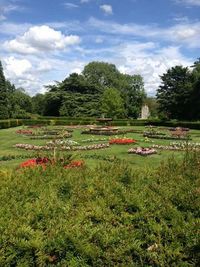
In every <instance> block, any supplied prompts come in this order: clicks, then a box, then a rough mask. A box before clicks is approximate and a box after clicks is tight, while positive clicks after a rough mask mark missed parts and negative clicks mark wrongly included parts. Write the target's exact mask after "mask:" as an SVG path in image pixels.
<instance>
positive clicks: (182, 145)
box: [152, 142, 200, 151]
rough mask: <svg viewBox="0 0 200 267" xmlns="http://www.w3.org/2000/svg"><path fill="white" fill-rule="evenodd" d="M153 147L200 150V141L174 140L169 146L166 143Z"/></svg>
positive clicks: (174, 149)
mask: <svg viewBox="0 0 200 267" xmlns="http://www.w3.org/2000/svg"><path fill="white" fill-rule="evenodd" d="M152 147H153V148H158V149H162V150H173V151H185V150H187V149H191V150H195V151H200V143H192V142H180V143H179V142H173V143H170V145H169V146H164V145H153V146H152Z"/></svg>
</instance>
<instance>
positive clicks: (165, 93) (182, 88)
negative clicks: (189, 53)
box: [156, 66, 192, 119]
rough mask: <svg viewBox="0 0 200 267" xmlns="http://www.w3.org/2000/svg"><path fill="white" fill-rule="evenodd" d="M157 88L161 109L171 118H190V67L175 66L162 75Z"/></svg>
mask: <svg viewBox="0 0 200 267" xmlns="http://www.w3.org/2000/svg"><path fill="white" fill-rule="evenodd" d="M161 80H162V84H161V85H160V86H159V88H158V90H157V95H156V96H157V101H158V104H159V111H160V112H161V113H163V114H164V115H165V116H166V117H167V118H169V119H188V118H190V111H189V107H190V95H191V91H192V76H191V72H190V71H189V69H188V68H184V67H182V66H175V67H173V68H171V69H169V70H168V71H167V73H165V74H163V75H162V76H161Z"/></svg>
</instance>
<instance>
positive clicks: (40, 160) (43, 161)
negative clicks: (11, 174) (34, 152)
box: [19, 158, 51, 169]
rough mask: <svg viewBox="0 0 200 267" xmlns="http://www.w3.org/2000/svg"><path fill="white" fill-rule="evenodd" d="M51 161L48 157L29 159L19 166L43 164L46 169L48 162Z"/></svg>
mask: <svg viewBox="0 0 200 267" xmlns="http://www.w3.org/2000/svg"><path fill="white" fill-rule="evenodd" d="M49 162H51V161H50V160H49V159H48V158H36V159H29V160H27V161H24V162H22V163H21V164H20V165H19V167H20V168H25V167H35V166H37V165H40V166H42V167H43V168H44V169H45V168H46V164H47V163H49Z"/></svg>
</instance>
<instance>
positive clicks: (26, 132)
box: [16, 130, 33, 134]
mask: <svg viewBox="0 0 200 267" xmlns="http://www.w3.org/2000/svg"><path fill="white" fill-rule="evenodd" d="M16 133H17V134H33V132H32V131H30V130H18V131H16Z"/></svg>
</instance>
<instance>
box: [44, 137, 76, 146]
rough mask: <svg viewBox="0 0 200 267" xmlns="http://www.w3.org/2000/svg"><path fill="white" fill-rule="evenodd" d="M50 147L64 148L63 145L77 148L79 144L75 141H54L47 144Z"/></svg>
mask: <svg viewBox="0 0 200 267" xmlns="http://www.w3.org/2000/svg"><path fill="white" fill-rule="evenodd" d="M47 145H48V146H62V145H68V146H77V145H78V142H76V141H73V140H59V139H57V140H54V141H49V142H48V143H47Z"/></svg>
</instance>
